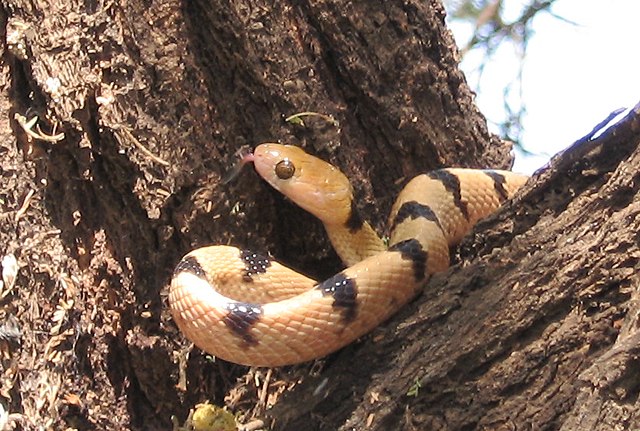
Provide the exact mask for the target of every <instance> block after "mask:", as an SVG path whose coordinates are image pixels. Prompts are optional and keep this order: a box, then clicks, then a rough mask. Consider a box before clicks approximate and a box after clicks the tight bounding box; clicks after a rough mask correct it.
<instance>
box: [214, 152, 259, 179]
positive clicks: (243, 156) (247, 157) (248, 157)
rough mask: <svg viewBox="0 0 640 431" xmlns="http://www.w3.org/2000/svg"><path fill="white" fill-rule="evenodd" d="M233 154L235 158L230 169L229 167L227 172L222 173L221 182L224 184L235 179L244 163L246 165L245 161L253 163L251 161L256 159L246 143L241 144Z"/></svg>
mask: <svg viewBox="0 0 640 431" xmlns="http://www.w3.org/2000/svg"><path fill="white" fill-rule="evenodd" d="M234 156H235V157H236V158H237V160H236V162H235V163H234V164H233V166H231V169H229V171H227V173H226V174H225V175H224V177H223V179H222V182H223V183H224V184H227V183H229V182H231V181H232V180H233V179H235V177H237V176H238V174H239V173H240V171H241V170H242V168H243V167H244V165H246V164H247V163H253V161H254V160H255V159H256V158H255V156H254V155H253V152H252V151H251V147H249V146H248V145H243V146H242V147H240V149H239V150H238V151H236V153H235V154H234Z"/></svg>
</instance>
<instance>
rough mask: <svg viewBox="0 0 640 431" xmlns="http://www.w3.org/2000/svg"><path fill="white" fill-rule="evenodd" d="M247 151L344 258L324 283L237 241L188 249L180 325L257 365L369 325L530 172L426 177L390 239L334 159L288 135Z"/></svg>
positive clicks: (224, 353)
mask: <svg viewBox="0 0 640 431" xmlns="http://www.w3.org/2000/svg"><path fill="white" fill-rule="evenodd" d="M247 159H248V160H249V161H252V162H253V163H254V166H255V169H256V171H257V172H258V174H259V175H260V176H261V177H262V178H263V179H265V180H266V181H267V182H268V183H269V184H270V185H271V186H273V187H274V188H275V189H276V190H278V191H280V192H281V193H283V194H284V195H285V196H287V197H288V198H289V199H291V200H292V201H294V202H295V203H296V204H297V205H299V206H300V207H302V208H303V209H305V210H307V211H309V212H310V213H312V214H314V215H315V216H316V217H318V218H319V219H320V220H321V221H322V222H323V223H324V226H325V228H326V230H327V233H328V235H329V238H330V240H331V242H332V244H333V245H334V247H335V249H336V251H337V253H338V255H339V256H340V257H341V259H342V260H343V261H344V263H345V264H346V265H347V268H346V269H344V270H342V271H341V272H339V273H337V274H336V275H334V276H333V277H331V278H329V279H327V280H325V281H322V282H317V281H315V280H313V279H311V278H308V277H306V276H304V275H302V274H300V273H298V272H296V271H293V270H291V269H289V268H287V267H285V266H283V265H281V264H279V263H278V262H276V261H274V260H272V259H271V258H270V257H269V256H267V255H264V254H260V253H255V252H251V251H247V250H241V249H238V248H235V247H229V246H210V247H204V248H199V249H196V250H194V251H191V252H190V253H188V254H187V255H186V256H184V257H183V258H182V260H181V261H180V262H179V263H178V265H177V266H176V268H175V271H174V274H173V278H172V281H171V288H170V293H169V306H170V309H171V312H172V314H173V317H174V320H175V321H176V323H177V325H178V327H179V328H180V330H181V331H182V332H183V333H184V334H185V335H186V337H187V338H188V339H190V340H191V341H192V342H193V343H194V344H195V345H196V346H198V347H199V348H200V349H202V350H204V351H206V352H208V353H211V354H213V355H215V356H217V357H220V358H222V359H225V360H227V361H231V362H235V363H239V364H244V365H254V366H269V367H273V366H281V365H288V364H294V363H299V362H304V361H308V360H311V359H315V358H319V357H322V356H325V355H327V354H329V353H331V352H333V351H335V350H338V349H339V348H341V347H343V346H345V345H347V344H349V343H351V342H352V341H353V340H355V339H356V338H358V337H360V336H362V335H364V334H366V333H367V332H369V331H371V330H372V329H373V328H375V327H376V326H378V325H379V324H380V323H381V322H383V321H384V320H386V319H387V318H389V317H390V316H391V315H392V314H394V313H395V312H397V311H398V310H399V309H400V308H401V307H402V306H403V305H404V304H406V303H407V302H408V301H409V300H411V299H412V298H413V297H415V296H416V294H418V293H419V292H420V289H421V288H422V287H423V286H424V284H425V283H426V282H427V281H428V279H429V276H430V275H431V274H433V273H435V272H438V271H442V270H445V269H446V268H447V267H448V266H449V248H450V247H451V246H452V245H455V244H456V243H458V242H459V241H460V239H461V238H462V237H463V236H464V235H465V234H466V233H467V232H468V231H469V230H470V229H471V228H472V227H473V225H474V224H475V223H476V222H477V221H478V220H479V219H480V218H483V217H485V216H487V215H488V214H490V213H491V212H493V211H495V210H496V209H497V208H498V207H499V206H500V204H501V203H502V202H504V201H505V200H507V199H509V198H510V197H511V196H512V195H513V194H514V193H515V191H517V190H518V189H519V188H520V187H521V186H522V185H523V184H524V183H525V182H526V180H527V177H526V176H524V175H519V174H515V173H512V172H509V171H500V170H475V169H441V170H437V171H433V172H430V173H428V174H423V175H419V176H417V177H415V178H413V179H412V180H411V181H410V182H409V183H408V184H407V185H406V186H405V188H404V189H403V190H402V192H401V193H400V194H399V196H398V198H397V200H396V202H395V204H394V205H393V207H392V210H391V215H390V218H389V220H390V240H389V247H388V248H387V247H386V246H385V244H384V242H383V241H382V240H381V239H380V238H379V237H378V235H377V234H376V232H375V231H374V230H373V229H372V228H371V226H370V225H369V224H368V223H367V222H366V221H364V220H362V219H361V218H360V216H359V215H358V212H357V209H356V206H355V204H354V201H353V192H352V187H351V185H350V184H349V181H348V179H347V178H346V177H345V176H344V174H342V173H341V172H340V171H339V170H338V169H337V168H335V167H334V166H332V165H330V164H329V163H326V162H324V161H322V160H320V159H318V158H316V157H313V156H311V155H309V154H307V153H305V152H304V151H303V150H302V149H300V148H298V147H294V146H288V145H280V144H261V145H259V146H258V147H256V148H255V150H254V152H253V154H251V155H249V156H247Z"/></svg>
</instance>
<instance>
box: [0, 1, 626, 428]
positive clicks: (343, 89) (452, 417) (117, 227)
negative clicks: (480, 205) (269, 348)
mask: <svg viewBox="0 0 640 431" xmlns="http://www.w3.org/2000/svg"><path fill="white" fill-rule="evenodd" d="M54 3H55V4H52V3H50V2H46V1H40V2H38V1H36V2H23V1H5V2H2V15H1V18H2V21H1V22H2V26H1V28H2V31H3V36H4V38H5V40H6V41H7V43H6V44H5V46H4V47H3V49H4V52H3V56H2V63H1V64H0V67H1V68H2V74H1V77H2V82H1V85H2V90H3V92H2V97H0V111H1V113H0V118H5V119H6V120H5V121H4V122H3V124H2V125H1V126H0V134H2V135H1V136H2V139H1V140H0V142H1V143H0V162H1V164H0V167H1V169H0V179H1V181H2V195H1V196H0V207H1V208H2V214H1V216H0V223H1V225H0V246H1V248H0V253H2V254H3V255H15V256H16V257H17V260H18V266H19V270H18V272H17V278H16V280H15V285H14V286H13V287H11V286H10V284H11V283H6V280H5V285H4V286H3V289H2V294H1V295H0V300H1V302H0V306H1V310H0V311H1V313H2V317H3V318H4V321H5V324H4V325H3V326H2V327H1V329H2V331H0V338H1V339H3V340H5V341H7V343H5V344H4V345H3V346H2V352H3V355H2V365H3V368H2V371H3V374H2V380H1V381H0V402H1V403H2V405H3V406H5V408H6V410H7V411H8V412H9V413H13V414H14V415H15V416H12V417H11V420H12V421H14V423H15V424H17V425H16V427H18V428H20V427H22V428H23V429H35V428H37V427H39V426H44V427H50V428H54V429H63V428H66V427H75V428H79V429H167V428H169V427H170V424H171V420H170V418H171V415H174V414H175V415H177V416H178V417H179V418H180V420H182V419H184V417H185V416H186V413H187V411H188V410H189V409H190V408H192V407H193V406H194V404H195V403H196V402H201V401H204V400H207V399H208V400H211V401H213V402H216V403H218V404H223V403H224V402H225V399H224V398H225V395H228V396H227V401H226V402H227V404H228V405H230V406H231V407H234V408H236V409H238V410H239V409H241V407H239V405H238V404H237V403H236V404H235V405H234V404H233V398H234V396H235V395H234V394H237V390H236V392H232V393H231V394H230V393H229V392H230V389H231V388H232V387H234V386H236V389H237V387H238V386H239V385H240V386H242V384H238V383H236V382H235V379H236V378H237V377H238V376H242V375H244V373H245V371H246V370H245V369H243V368H241V367H236V366H233V365H230V364H226V363H222V362H220V361H218V362H212V361H210V360H209V359H207V357H206V355H205V354H203V353H202V352H199V351H197V350H193V351H190V350H189V344H188V342H186V341H185V340H184V339H183V338H182V337H181V335H180V334H179V333H178V332H177V330H176V328H175V326H174V325H173V323H172V321H171V319H170V316H169V315H168V313H167V311H166V307H165V305H164V301H165V296H166V286H167V284H168V281H169V278H170V274H171V271H172V268H173V265H174V264H175V262H177V261H178V259H179V258H180V256H181V255H182V254H184V253H185V252H186V251H188V250H189V249H191V248H193V247H196V246H199V245H204V244H209V243H233V244H236V245H242V246H250V247H253V248H256V249H266V250H269V251H270V252H272V253H273V254H274V255H275V256H277V257H279V258H282V259H283V260H284V261H285V262H287V263H289V264H291V265H293V266H295V267H298V268H301V269H302V270H304V271H306V272H308V273H311V274H313V275H318V276H326V275H330V274H331V273H332V272H334V271H336V269H337V268H338V267H339V263H338V262H337V259H336V257H335V255H334V254H333V253H332V252H331V251H330V248H329V246H328V244H327V241H326V239H325V237H324V233H323V232H322V229H321V228H320V226H319V224H318V223H317V222H316V221H314V220H312V219H311V218H310V217H309V216H307V215H306V214H304V213H303V212H302V211H301V210H298V209H297V208H295V207H294V206H292V205H290V204H289V203H287V202H285V201H284V200H283V199H282V198H281V197H280V196H278V195H277V194H275V193H274V192H272V191H271V190H270V189H268V187H267V186H266V185H264V184H263V183H262V182H261V181H260V180H259V179H257V178H256V176H255V175H252V174H251V173H250V172H246V173H245V174H243V175H242V176H241V177H240V178H239V179H237V180H236V182H235V183H232V184H231V185H224V184H222V183H221V181H220V179H221V177H222V175H223V174H224V172H225V170H226V169H227V167H228V166H229V163H230V160H231V155H232V154H233V153H234V152H235V150H236V149H237V148H239V147H240V146H241V145H244V144H250V145H254V144H257V143H259V142H262V141H268V140H278V141H283V142H289V143H294V144H298V145H302V146H304V147H305V148H307V149H308V150H309V151H311V152H313V153H315V154H318V155H319V156H321V157H323V158H325V159H328V160H330V161H332V162H334V163H335V164H336V165H338V166H340V167H341V168H342V169H343V170H344V171H345V172H346V173H347V174H348V175H349V176H350V177H351V178H352V179H353V182H354V185H355V187H356V189H357V192H358V194H359V196H360V198H361V199H360V201H359V202H360V206H361V210H362V212H363V214H365V215H366V216H367V217H369V218H370V219H371V220H373V221H374V223H375V224H376V225H377V226H379V227H381V226H382V224H383V221H384V218H385V217H386V214H387V213H388V208H389V206H390V203H391V200H392V199H393V197H394V196H395V194H396V193H397V191H398V189H399V188H400V187H401V185H402V183H403V179H407V178H409V177H411V176H412V175H414V174H415V173H417V172H420V171H423V170H426V169H430V168H434V167H438V166H442V165H461V166H482V167H485V166H491V167H506V166H508V164H509V162H510V156H509V147H508V145H506V144H504V143H501V142H500V141H499V140H498V139H496V138H495V137H492V136H491V135H490V134H489V133H488V132H487V129H486V124H485V121H484V119H483V118H482V116H481V115H480V113H479V112H478V111H477V109H476V108H475V106H474V105H473V100H472V95H471V92H470V91H469V89H468V87H467V85H466V83H465V80H464V77H463V75H462V74H461V72H460V71H459V70H458V68H457V58H456V51H455V47H454V44H453V40H452V38H451V36H450V34H449V33H448V31H447V30H446V27H445V26H444V22H443V16H444V14H443V10H442V7H441V5H440V3H439V2H436V1H431V2H419V1H405V2H399V1H386V2H373V3H372V2H367V1H357V2H340V1H314V2H306V1H302V2H288V1H283V2H273V3H269V2H264V1H253V2H251V1H234V2H224V1H218V2H214V3H208V2H201V1H200V2H199V1H193V2H192V1H189V2H184V3H179V2H175V1H174V2H171V1H168V2H151V3H143V2H136V1H133V2H112V3H104V4H103V3H100V2H71V1H60V2H54ZM304 111H313V112H317V113H321V114H324V115H330V116H332V117H333V118H334V119H335V120H337V122H333V123H332V122H327V121H325V120H323V119H321V118H319V117H304V118H303V120H304V122H305V125H304V126H300V125H296V124H291V123H287V122H285V121H284V118H286V117H287V116H289V115H292V114H295V113H299V112H304ZM16 114H17V115H19V116H24V117H25V118H26V119H27V120H28V119H31V118H33V117H34V116H36V115H37V117H38V122H37V124H38V126H39V127H40V128H41V129H43V130H44V131H45V132H47V133H49V134H55V133H56V132H63V133H64V139H62V140H60V141H55V142H54V141H49V142H48V141H43V140H41V139H35V138H33V137H32V136H29V135H28V134H27V133H25V130H24V128H23V127H22V126H20V125H19V124H18V121H17V120H16ZM18 118H20V117H18ZM34 127H35V126H34ZM54 127H55V130H54ZM617 130H618V132H616V133H617V134H613V135H612V133H613V132H611V133H610V134H607V135H605V136H604V137H603V138H602V141H598V146H597V148H596V149H594V150H593V153H589V154H588V155H585V156H584V157H582V158H579V159H578V160H577V161H576V160H574V159H562V160H569V161H568V162H563V164H562V166H560V167H558V168H552V169H550V170H548V171H545V173H543V174H542V175H541V176H539V177H538V178H536V180H535V183H532V185H531V186H530V187H529V188H528V190H527V192H526V194H524V195H523V197H522V198H520V199H519V200H518V201H517V202H515V203H514V204H513V205H512V206H511V207H510V208H509V209H508V210H506V211H505V212H503V213H501V215H500V216H498V217H497V218H496V219H494V220H493V222H489V223H487V224H485V229H484V230H481V231H478V232H482V233H481V234H479V235H481V236H478V237H476V238H475V239H474V241H470V242H468V245H467V247H465V248H464V249H463V256H464V259H463V262H467V261H470V263H469V264H468V265H464V267H463V268H460V267H456V268H454V269H452V270H451V271H450V272H449V273H447V274H446V275H444V276H438V277H436V278H435V279H434V280H433V281H432V282H431V283H430V285H429V287H428V289H427V290H426V291H425V294H424V295H423V296H422V297H421V298H420V299H419V300H418V301H416V302H415V303H414V304H413V305H411V306H410V307H408V308H407V310H406V311H404V312H402V313H401V315H400V316H398V317H397V318H395V319H394V320H393V321H392V322H391V323H389V324H388V325H385V326H384V327H383V328H382V329H380V330H379V331H377V332H376V334H374V336H373V337H367V338H366V339H365V340H364V341H363V342H362V343H359V344H357V345H354V346H352V347H349V348H347V349H345V350H344V351H342V352H340V353H338V354H337V355H335V356H332V357H330V358H329V359H328V360H327V361H325V362H319V363H318V364H316V366H320V367H321V371H320V375H319V376H318V377H317V378H316V377H313V376H314V374H313V373H311V374H310V373H309V372H308V368H309V367H308V366H307V367H299V368H294V369H291V370H279V371H278V372H277V376H278V382H277V383H278V384H279V386H278V388H280V389H278V390H275V389H274V390H273V391H272V392H274V393H275V392H278V391H281V388H282V387H285V388H288V387H289V386H288V385H290V384H292V383H291V382H294V381H296V379H297V378H298V376H300V375H303V376H304V383H303V384H302V385H300V386H298V387H296V388H294V389H293V392H292V393H291V395H294V396H289V397H285V398H284V399H283V400H282V401H281V402H280V403H279V404H278V409H277V410H276V411H274V413H273V416H274V417H275V422H274V423H275V426H276V428H283V429H339V428H344V429H346V428H348V427H353V428H356V429H363V428H366V427H368V428H371V429H389V427H390V426H391V425H390V424H401V425H400V427H401V428H405V429H413V428H415V429H426V428H433V429H474V428H478V429H482V428H490V429H496V428H499V425H500V424H505V425H504V426H505V427H506V426H512V427H516V428H523V427H526V426H531V427H532V428H541V429H559V428H561V427H562V426H564V427H566V429H572V428H573V429H575V427H578V426H591V427H593V428H597V427H598V426H601V427H604V425H605V424H634V423H636V422H634V421H635V420H636V419H635V418H634V414H635V409H634V408H633V407H634V405H635V403H636V398H637V388H638V387H639V386H638V384H637V383H638V382H637V379H636V374H637V373H635V368H634V367H635V365H634V358H635V356H637V353H636V352H635V350H634V349H635V348H636V347H635V346H636V345H637V343H634V341H633V340H635V338H634V337H635V320H634V319H635V316H636V314H637V303H636V299H635V285H636V284H637V283H636V279H635V278H634V277H635V269H636V265H637V253H638V241H637V238H636V236H635V231H637V220H636V219H637V208H636V207H635V203H634V202H633V200H634V196H635V194H636V192H637V187H636V183H637V179H636V178H635V177H634V175H635V172H637V167H638V164H637V161H636V156H635V152H634V151H635V145H636V144H637V134H638V125H637V119H633V120H630V121H629V122H628V123H626V125H625V126H624V127H621V128H619V129H617ZM605 141H606V142H605ZM587 144H588V145H593V144H591V143H587ZM581 148H585V147H584V146H582V147H581ZM596 155H597V156H596ZM627 159H628V160H627ZM567 173H569V174H570V175H568V174H567ZM634 209H635V210H634ZM492 223H493V224H492ZM604 229H607V230H606V231H605V230H604ZM476 254H478V255H479V256H480V257H479V258H477V259H475V260H473V259H471V257H472V256H475V255H476ZM317 262H320V264H318V263H317ZM9 266H10V265H9V264H7V263H3V270H4V269H5V268H6V267H9ZM10 316H15V317H16V319H17V322H15V323H14V324H13V326H12V325H10V324H9V323H10V322H13V320H12V318H10ZM14 327H15V328H19V329H20V330H21V332H22V335H21V337H18V336H17V335H16V332H15V328H14ZM18 338H19V339H20V344H19V345H18V344H16V343H14V342H13V341H15V340H16V339H18ZM380 338H381V340H380ZM362 363H366V364H367V365H368V366H367V367H362V366H359V365H358V364H362ZM260 373H262V371H260V370H258V371H256V370H252V372H251V373H250V374H248V376H259V375H261V374H260ZM245 378H246V379H247V380H246V381H247V382H249V381H250V380H251V379H249V378H247V377H246V376H245ZM274 380H275V378H272V380H271V382H272V383H273V382H274ZM267 381H268V380H267ZM283 381H285V382H287V383H284V384H282V382H283ZM416 381H418V382H420V385H421V387H420V388H419V389H418V390H417V392H416V394H415V396H407V391H408V390H409V389H410V388H411V386H412V385H413V386H414V388H417V385H416V384H415V382H416ZM318 383H322V386H321V388H320V389H319V390H318V391H314V390H313V389H317V388H318V386H317V385H318ZM283 385H284V386H283ZM271 386H274V387H275V386H276V385H275V384H273V385H271ZM244 387H245V389H246V388H249V389H246V390H250V389H251V388H252V387H253V386H252V384H251V383H246V384H245V385H244ZM269 391H270V387H267V392H269ZM230 398H231V400H230ZM248 398H250V397H248ZM236 401H237V400H236ZM268 402H269V400H267V401H265V400H262V401H261V402H260V403H261V404H262V410H260V409H257V410H254V411H260V412H262V411H263V410H264V405H265V403H268ZM260 403H258V404H260ZM242 409H243V410H246V411H248V412H251V408H249V407H247V406H246V405H245V406H242ZM309 412H311V413H313V414H312V415H311V417H309V415H308V414H309ZM301 421H302V422H301ZM394 427H395V425H394Z"/></svg>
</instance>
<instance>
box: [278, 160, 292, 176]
mask: <svg viewBox="0 0 640 431" xmlns="http://www.w3.org/2000/svg"><path fill="white" fill-rule="evenodd" d="M275 171H276V175H277V176H278V178H280V179H281V180H288V179H289V178H291V177H292V176H293V174H294V173H295V172H296V167H295V166H294V165H293V162H292V161H291V160H289V159H284V160H280V161H279V162H278V163H277V164H276V169H275Z"/></svg>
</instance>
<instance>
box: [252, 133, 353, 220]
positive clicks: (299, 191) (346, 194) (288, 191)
mask: <svg viewBox="0 0 640 431" xmlns="http://www.w3.org/2000/svg"><path fill="white" fill-rule="evenodd" d="M251 159H252V161H253V163H254V166H255V169H256V171H257V172H258V174H259V175H260V176H261V177H262V178H264V180H265V181H267V182H268V183H269V184H270V185H271V186H272V187H273V188H274V189H276V190H278V191H279V192H280V193H282V194H283V195H285V196H287V197H288V198H289V199H291V200H292V201H294V202H295V203H296V204H297V205H298V206H300V207H301V208H303V209H304V210H306V211H308V212H310V213H311V214H313V215H315V216H316V217H318V218H319V219H320V220H322V221H323V222H324V223H325V224H337V223H345V222H346V221H347V220H348V219H349V216H350V214H351V201H352V199H353V190H352V188H351V184H350V183H349V180H348V179H347V177H346V176H345V175H344V174H343V173H342V172H340V170H338V169H337V168H336V167H334V166H333V165H331V164H329V163H327V162H325V161H323V160H321V159H319V158H317V157H314V156H312V155H310V154H307V153H306V152H304V150H302V149H301V148H299V147H295V146H293V145H282V144H272V143H267V144H260V145H258V146H257V147H256V148H255V150H254V151H253V155H252V157H251Z"/></svg>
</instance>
